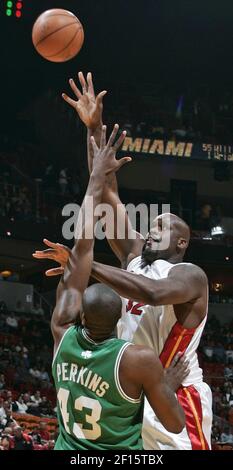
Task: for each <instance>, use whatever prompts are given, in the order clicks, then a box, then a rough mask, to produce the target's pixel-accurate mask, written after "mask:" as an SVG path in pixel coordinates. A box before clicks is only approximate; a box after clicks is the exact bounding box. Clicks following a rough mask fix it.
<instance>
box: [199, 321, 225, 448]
mask: <svg viewBox="0 0 233 470" xmlns="http://www.w3.org/2000/svg"><path fill="white" fill-rule="evenodd" d="M199 354H200V360H201V363H202V366H203V370H204V376H205V378H206V380H207V381H208V382H209V384H210V386H211V389H212V393H213V413H214V423H213V428H212V440H213V442H214V443H222V444H229V445H232V448H233V321H231V322H229V323H225V324H224V325H222V324H221V323H220V322H219V320H218V319H217V318H216V317H215V316H213V317H211V318H210V319H209V320H208V322H207V324H206V327H205V330H204V334H203V336H202V339H201V343H200V347H199Z"/></svg>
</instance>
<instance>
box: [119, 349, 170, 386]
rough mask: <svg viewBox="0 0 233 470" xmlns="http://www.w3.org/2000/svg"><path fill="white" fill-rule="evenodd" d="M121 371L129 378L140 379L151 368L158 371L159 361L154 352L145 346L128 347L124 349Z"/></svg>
mask: <svg viewBox="0 0 233 470" xmlns="http://www.w3.org/2000/svg"><path fill="white" fill-rule="evenodd" d="M121 366H122V369H123V370H124V371H125V372H127V375H130V376H131V378H134V377H140V375H141V373H142V372H143V373H145V371H146V370H149V369H150V368H151V367H153V368H158V369H160V366H161V364H160V361H159V359H158V358H157V357H156V355H155V353H154V351H153V350H152V349H150V348H148V347H146V346H138V345H133V344H132V345H130V346H129V347H128V348H126V350H125V352H124V355H123V357H122V361H121Z"/></svg>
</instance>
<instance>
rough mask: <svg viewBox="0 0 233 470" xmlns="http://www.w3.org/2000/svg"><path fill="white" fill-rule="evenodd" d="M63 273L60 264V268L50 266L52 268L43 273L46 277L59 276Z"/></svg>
mask: <svg viewBox="0 0 233 470" xmlns="http://www.w3.org/2000/svg"><path fill="white" fill-rule="evenodd" d="M63 273H64V268H62V267H61V266H60V268H52V269H48V270H47V271H45V275H46V276H48V277H51V276H60V275H61V274H63Z"/></svg>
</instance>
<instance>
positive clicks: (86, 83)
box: [62, 72, 107, 131]
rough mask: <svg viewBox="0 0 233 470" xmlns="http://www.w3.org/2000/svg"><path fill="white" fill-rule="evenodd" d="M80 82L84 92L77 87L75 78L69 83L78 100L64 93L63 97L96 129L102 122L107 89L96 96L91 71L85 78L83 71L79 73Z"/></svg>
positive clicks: (88, 124) (85, 122)
mask: <svg viewBox="0 0 233 470" xmlns="http://www.w3.org/2000/svg"><path fill="white" fill-rule="evenodd" d="M78 78H79V82H80V85H81V87H82V93H81V91H80V90H79V89H78V88H77V86H76V84H75V82H74V80H73V79H72V78H70V80H69V84H70V87H71V89H72V90H73V92H74V94H75V96H76V98H77V100H74V99H72V98H70V97H69V96H67V95H66V93H63V94H62V98H63V99H64V100H65V101H66V102H67V103H68V104H69V105H70V106H72V108H74V109H75V110H76V112H77V113H78V115H79V117H80V119H81V121H83V123H84V124H85V125H86V127H88V128H89V129H91V130H92V131H95V129H97V127H98V126H99V125H101V124H102V113H103V97H104V96H105V95H106V93H107V91H106V90H104V91H101V92H100V93H99V94H98V95H97V96H95V90H94V86H93V82H92V75H91V73H90V72H89V73H88V74H87V78H86V79H85V77H84V75H83V73H82V72H79V74H78Z"/></svg>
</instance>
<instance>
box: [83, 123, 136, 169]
mask: <svg viewBox="0 0 233 470" xmlns="http://www.w3.org/2000/svg"><path fill="white" fill-rule="evenodd" d="M106 130H107V128H106V126H103V127H102V132H101V138H100V146H99V147H98V145H97V143H96V141H95V138H94V137H93V136H92V137H91V144H92V148H93V154H94V159H93V170H95V169H101V170H102V171H103V172H104V173H105V175H108V174H109V173H112V172H114V173H115V172H116V171H118V170H119V169H120V168H121V167H122V166H123V165H125V163H128V162H131V160H132V158H131V157H123V158H120V160H117V159H116V152H117V150H118V149H119V148H120V146H121V145H122V143H123V142H124V139H125V136H126V131H123V132H122V133H121V135H120V137H119V138H118V139H117V140H116V142H115V143H114V141H115V139H116V136H117V132H118V130H119V125H118V124H115V126H114V128H113V131H112V133H111V135H110V137H109V139H108V142H107V143H106Z"/></svg>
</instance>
